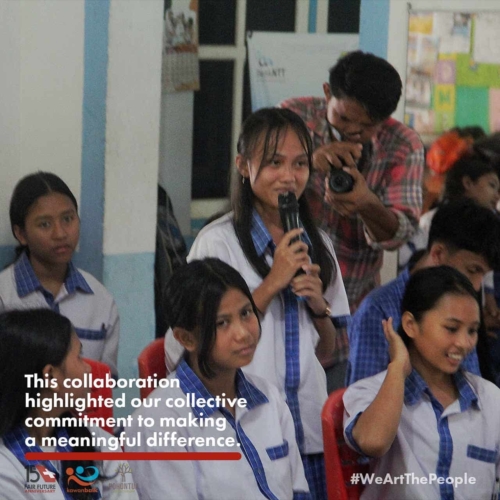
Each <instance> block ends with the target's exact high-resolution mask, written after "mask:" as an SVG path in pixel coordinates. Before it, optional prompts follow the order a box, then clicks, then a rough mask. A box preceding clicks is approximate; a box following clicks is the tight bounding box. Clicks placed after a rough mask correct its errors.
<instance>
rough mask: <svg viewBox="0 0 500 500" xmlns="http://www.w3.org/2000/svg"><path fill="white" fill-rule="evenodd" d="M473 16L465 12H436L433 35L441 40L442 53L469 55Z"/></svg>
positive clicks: (440, 48)
mask: <svg viewBox="0 0 500 500" xmlns="http://www.w3.org/2000/svg"><path fill="white" fill-rule="evenodd" d="M471 24H472V16H471V14H468V13H463V12H435V13H434V20H433V35H434V36H436V37H438V38H439V52H440V53H442V54H443V53H457V52H458V53H467V54H468V53H469V52H470V44H471Z"/></svg>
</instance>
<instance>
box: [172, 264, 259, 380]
mask: <svg viewBox="0 0 500 500" xmlns="http://www.w3.org/2000/svg"><path fill="white" fill-rule="evenodd" d="M230 288H235V289H237V290H240V291H241V292H242V293H243V294H244V295H246V296H247V297H248V300H249V301H250V303H251V304H252V309H253V312H254V313H255V315H256V316H257V319H258V318H259V316H258V311H257V307H256V305H255V302H254V301H253V297H252V294H251V292H250V290H249V288H248V285H247V283H246V281H245V280H244V279H243V278H242V276H241V274H240V273H239V272H238V271H236V269H234V268H232V267H231V266H230V265H228V264H226V263H225V262H222V261H221V260H220V259H215V258H206V259H203V260H193V261H192V262H190V263H189V264H186V265H184V266H182V267H180V268H179V269H178V270H177V271H175V272H174V274H173V275H172V277H171V278H170V280H169V281H168V283H167V290H166V293H165V297H166V299H165V300H166V304H165V307H166V308H167V310H168V311H170V313H169V326H170V328H172V329H173V328H175V327H179V328H183V329H185V330H187V331H189V332H193V333H195V334H196V335H197V336H198V339H199V344H200V349H199V351H198V366H199V368H200V371H201V373H202V375H203V376H204V377H206V378H213V377H214V375H215V373H214V371H213V370H212V368H211V367H210V352H211V351H212V348H213V346H214V344H215V336H216V334H217V325H216V323H217V313H218V311H219V306H220V302H221V300H222V297H223V295H224V294H225V293H226V292H227V291H228V290H229V289H230ZM259 325H260V321H259Z"/></svg>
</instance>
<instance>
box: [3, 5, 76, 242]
mask: <svg viewBox="0 0 500 500" xmlns="http://www.w3.org/2000/svg"><path fill="white" fill-rule="evenodd" d="M83 19H84V0H72V1H71V2H61V1H59V0H38V1H37V2H33V1H32V0H16V1H15V2H12V1H7V2H5V1H4V2H0V67H1V68H2V77H1V78H0V95H1V96H2V98H1V99H0V165H1V169H2V189H0V213H1V214H2V216H0V245H8V244H13V243H14V241H15V240H14V238H13V237H12V234H11V230H10V223H9V219H8V206H9V202H10V197H11V194H12V190H13V188H14V186H15V184H16V183H17V181H18V180H19V179H20V178H21V177H23V176H24V175H26V174H28V173H31V172H34V171H37V170H48V171H51V172H54V173H56V174H58V175H60V176H61V177H62V178H63V179H64V180H65V181H66V183H67V184H68V185H69V186H70V188H71V189H72V191H73V192H74V194H75V196H76V197H77V199H78V200H79V199H80V186H81V182H80V181H81V171H80V166H81V151H82V91H83V42H84V40H83V36H84V33H83V28H84V24H83Z"/></svg>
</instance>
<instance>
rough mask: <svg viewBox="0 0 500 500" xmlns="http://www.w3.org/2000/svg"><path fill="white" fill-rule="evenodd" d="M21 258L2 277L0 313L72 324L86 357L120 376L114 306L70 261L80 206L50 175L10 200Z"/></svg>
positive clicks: (32, 178) (31, 179)
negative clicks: (42, 314) (26, 313)
mask: <svg viewBox="0 0 500 500" xmlns="http://www.w3.org/2000/svg"><path fill="white" fill-rule="evenodd" d="M9 213H10V223H11V228H12V233H13V234H14V237H15V238H16V239H17V241H18V242H19V244H20V246H19V247H18V248H17V249H16V252H17V259H16V261H15V262H14V264H12V265H11V266H9V267H8V268H7V269H5V270H4V271H3V272H2V273H0V312H2V311H9V310H12V309H34V308H40V307H44V308H49V309H52V310H53V311H55V312H57V313H59V314H61V315H63V316H66V317H67V318H69V319H70V320H71V322H72V323H73V325H74V327H75V330H76V333H77V335H78V337H79V338H80V340H81V342H82V344H83V355H84V356H85V357H88V358H91V359H95V360H97V361H102V362H104V363H106V364H107V365H109V367H110V368H111V372H112V373H113V374H114V375H117V356H118V340H119V319H118V311H117V308H116V304H115V301H114V299H113V297H112V296H111V295H110V294H109V292H108V291H107V290H106V289H105V288H104V287H103V286H102V285H101V283H99V282H98V281H97V280H96V279H95V278H94V277H93V276H92V275H90V274H88V273H86V272H85V271H82V270H80V269H77V268H76V267H75V265H74V264H73V263H72V262H71V258H72V257H73V253H74V252H75V250H76V247H77V245H78V239H79V236H80V219H79V217H78V204H77V202H76V199H75V197H74V195H73V193H72V192H71V190H70V189H69V187H68V186H67V185H66V184H65V183H64V181H63V180H61V179H60V178H59V177H57V175H54V174H51V173H49V172H37V173H35V174H30V175H28V176H26V177H24V178H23V179H21V180H20V181H19V183H18V184H17V186H16V187H15V189H14V193H13V194H12V198H11V201H10V212H9Z"/></svg>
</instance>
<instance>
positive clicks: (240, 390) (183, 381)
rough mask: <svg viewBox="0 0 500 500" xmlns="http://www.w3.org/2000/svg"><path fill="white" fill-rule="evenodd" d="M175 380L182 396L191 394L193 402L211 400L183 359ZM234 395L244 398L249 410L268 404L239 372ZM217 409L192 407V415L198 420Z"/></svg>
mask: <svg viewBox="0 0 500 500" xmlns="http://www.w3.org/2000/svg"><path fill="white" fill-rule="evenodd" d="M177 378H178V379H179V385H180V387H181V390H182V392H183V393H184V394H186V395H188V394H193V395H194V398H195V401H196V400H198V399H201V400H204V401H206V400H208V399H213V396H212V394H210V393H209V392H208V390H207V388H206V387H205V386H204V385H203V383H202V382H201V380H200V379H199V378H198V376H197V375H196V373H194V371H193V370H192V369H191V368H190V366H189V365H188V364H187V362H186V360H185V359H183V360H182V361H181V362H180V363H179V365H178V366H177ZM236 395H237V396H238V397H239V398H244V399H245V400H246V402H247V406H246V407H247V408H248V409H249V410H251V409H252V408H254V407H256V406H258V405H261V404H264V403H269V400H268V399H267V396H266V395H265V394H264V393H263V392H262V391H260V390H259V389H257V387H255V386H254V385H253V384H251V383H250V382H249V381H248V380H247V379H246V378H245V375H243V372H242V371H241V370H237V371H236ZM217 409H218V408H217V407H209V406H201V407H199V406H196V405H195V406H193V407H192V410H193V413H194V414H195V415H196V416H197V417H198V418H204V417H209V416H210V415H212V413H214V412H215V411H216V410H217Z"/></svg>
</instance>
